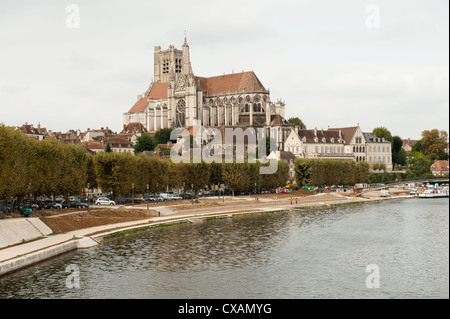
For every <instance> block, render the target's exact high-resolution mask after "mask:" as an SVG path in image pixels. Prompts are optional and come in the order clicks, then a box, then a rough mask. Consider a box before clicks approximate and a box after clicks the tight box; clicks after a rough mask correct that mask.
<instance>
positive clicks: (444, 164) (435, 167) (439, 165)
mask: <svg viewBox="0 0 450 319" xmlns="http://www.w3.org/2000/svg"><path fill="white" fill-rule="evenodd" d="M430 169H431V170H432V171H448V161H435V162H434V163H433V164H432V165H431V167H430Z"/></svg>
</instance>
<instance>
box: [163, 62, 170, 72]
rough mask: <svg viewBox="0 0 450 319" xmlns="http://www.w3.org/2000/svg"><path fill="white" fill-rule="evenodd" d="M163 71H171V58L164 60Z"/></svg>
mask: <svg viewBox="0 0 450 319" xmlns="http://www.w3.org/2000/svg"><path fill="white" fill-rule="evenodd" d="M163 73H169V60H164V61H163Z"/></svg>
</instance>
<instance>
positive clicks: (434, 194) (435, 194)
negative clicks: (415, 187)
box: [419, 186, 449, 198]
mask: <svg viewBox="0 0 450 319" xmlns="http://www.w3.org/2000/svg"><path fill="white" fill-rule="evenodd" d="M440 197H449V188H448V186H446V187H435V188H428V189H426V190H424V191H423V192H422V193H420V194H419V198H440Z"/></svg>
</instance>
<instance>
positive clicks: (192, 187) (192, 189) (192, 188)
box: [191, 184, 194, 205]
mask: <svg viewBox="0 0 450 319" xmlns="http://www.w3.org/2000/svg"><path fill="white" fill-rule="evenodd" d="M191 191H192V205H194V184H191Z"/></svg>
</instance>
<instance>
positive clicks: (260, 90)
mask: <svg viewBox="0 0 450 319" xmlns="http://www.w3.org/2000/svg"><path fill="white" fill-rule="evenodd" d="M284 116H285V103H284V102H283V101H281V100H278V101H277V102H275V103H274V102H272V101H271V99H270V92H269V90H267V89H266V88H265V87H264V86H263V84H262V83H261V82H260V80H259V79H258V77H257V76H256V74H255V73H254V72H253V71H250V72H241V73H232V74H224V75H219V76H213V77H200V76H196V75H194V72H193V69H192V66H191V61H190V49H189V45H188V43H187V40H186V38H185V40H184V44H183V46H182V49H181V50H178V49H175V47H174V46H173V45H171V46H169V49H168V50H161V47H159V46H157V47H155V51H154V79H153V81H152V82H151V83H150V85H149V87H148V89H147V90H146V91H145V92H144V93H143V94H141V95H139V96H138V97H137V101H136V102H135V104H134V105H133V106H132V107H131V108H130V109H129V111H128V112H126V113H124V114H123V124H124V126H125V125H130V123H140V124H142V125H143V126H144V127H145V128H146V129H147V131H148V132H156V131H158V130H160V129H162V128H181V127H184V128H185V127H190V126H193V125H195V123H196V122H194V121H199V123H200V125H202V126H207V127H221V126H245V127H249V126H250V127H265V128H277V130H278V136H279V146H282V143H283V141H284V140H285V138H287V135H288V134H289V132H290V128H291V127H292V126H291V125H290V124H289V123H288V122H287V121H286V120H285V119H284Z"/></svg>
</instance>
